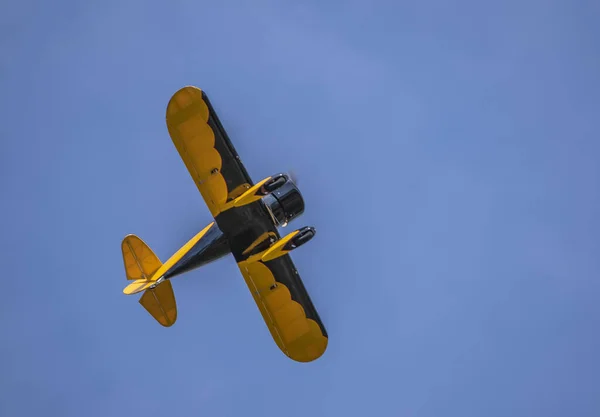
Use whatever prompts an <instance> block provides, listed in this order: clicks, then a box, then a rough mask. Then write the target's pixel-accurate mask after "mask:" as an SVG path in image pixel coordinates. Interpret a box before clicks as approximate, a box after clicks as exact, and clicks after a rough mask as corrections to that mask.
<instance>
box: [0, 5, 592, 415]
mask: <svg viewBox="0 0 600 417" xmlns="http://www.w3.org/2000/svg"><path fill="white" fill-rule="evenodd" d="M599 4H600V3H598V2H597V1H591V0H590V1H575V2H574V1H568V0H564V1H548V0H544V1H542V0H538V1H531V0H526V1H517V0H510V1H503V2H501V1H496V2H482V1H476V0H472V1H455V2H444V1H441V0H425V1H423V0H422V1H411V2H396V1H391V0H390V1H387V2H382V1H366V0H364V1H345V2H341V1H323V0H320V1H318V0H309V1H304V2H297V1H296V2H291V1H285V2H282V1H276V0H268V1H265V0H255V1H251V2H250V1H248V2H241V1H212V2H204V1H191V0H190V1H188V0H173V1H161V2H158V1H147V0H145V1H142V0H132V1H129V0H119V1H117V0H106V1H99V2H83V1H75V0H71V1H46V2H42V1H37V2H33V1H28V0H24V1H21V2H16V1H13V2H3V3H2V5H1V6H0V115H1V116H0V118H1V121H2V123H0V139H1V151H0V191H1V193H0V195H1V197H0V226H1V227H0V249H1V252H0V257H1V260H2V281H1V283H2V286H1V293H2V297H1V300H2V301H1V302H0V326H1V327H0V328H1V335H2V336H1V343H0V415H1V416H3V417H17V416H23V417H28V416H35V417H41V416H61V417H96V416H101V417H106V416H115V417H120V416H127V417H131V416H145V417H152V416H161V417H163V416H236V417H237V416H259V417H266V416H285V417H295V416H299V417H306V416H361V417H362V416H374V417H379V416H382V417H383V416H385V417H387V416H402V417H404V416H406V417H454V416H456V417H471V416H472V417H508V416H510V417H520V416H523V417H525V416H527V417H534V416H536V417H537V416H539V417H551V416H557V417H558V416H560V417H565V416H573V417H587V416H590V417H592V416H598V415H600V377H599V375H600V359H599V357H598V355H599V352H600V336H599V332H600V303H599V302H598V299H599V297H600V281H599V275H598V271H599V269H600V256H599V249H600V244H599V236H600V220H599V213H600V187H599V180H600V164H599V163H598V159H599V155H600V142H599V130H600V129H599V124H600V119H599V114H600V79H599V78H598V74H600V49H599V47H598V39H600V33H599V30H598V29H597V27H598V25H597V23H598V21H599V20H600V13H599V12H600V6H599ZM189 84H192V85H196V86H198V87H200V88H203V89H204V90H205V91H206V92H207V93H208V94H209V96H210V97H211V100H212V101H213V103H214V105H215V107H216V109H217V111H218V113H219V116H220V117H221V119H222V122H223V124H224V125H225V128H226V129H227V131H228V133H229V134H230V136H231V138H232V141H233V142H234V144H235V146H236V148H237V150H238V152H239V153H240V155H241V157H242V160H243V162H244V163H245V165H246V167H247V169H248V171H249V173H250V175H251V176H252V177H253V179H254V180H255V181H258V180H260V179H262V178H264V177H266V176H268V175H272V174H275V173H277V172H281V171H287V170H293V171H294V172H295V173H296V175H298V177H299V186H300V187H301V190H302V192H303V194H304V197H305V200H306V204H307V210H306V212H305V214H304V216H303V217H301V218H300V219H298V220H295V221H294V222H293V223H291V224H290V226H289V229H288V230H289V231H291V230H294V229H295V228H298V227H301V226H304V225H313V226H315V227H316V228H317V231H318V234H317V236H316V238H315V239H314V240H312V241H311V242H310V243H309V244H307V245H306V246H303V247H302V248H301V249H299V250H298V251H297V252H294V253H293V259H294V261H295V263H296V265H297V267H298V269H299V271H300V274H301V276H302V277H303V280H304V282H305V285H306V287H307V289H308V291H309V292H310V294H311V296H312V299H313V301H314V303H315V305H316V307H317V309H318V311H319V313H320V315H321V318H322V319H323V322H324V323H325V325H326V327H327V330H328V332H329V335H330V343H329V348H328V350H327V352H326V353H325V355H324V356H323V357H322V358H321V359H319V360H317V361H315V362H313V363H310V364H300V363H295V362H293V361H291V360H289V359H287V358H286V357H285V356H284V355H283V354H282V353H281V352H280V351H279V350H278V348H277V346H276V345H275V344H274V342H273V340H272V338H271V336H270V335H269V333H268V330H267V328H266V326H265V325H264V322H263V321H262V318H261V316H260V314H259V312H258V310H257V308H256V306H255V305H254V303H253V301H252V298H251V296H250V294H249V292H248V289H247V288H246V286H245V284H244V281H243V279H242V277H241V275H240V274H239V272H238V270H237V267H236V265H235V263H234V261H233V259H232V258H231V257H228V258H224V259H222V260H220V261H217V262H215V263H213V264H210V265H209V266H207V267H204V268H202V269H199V270H196V271H194V272H191V273H189V274H187V275H184V276H181V277H178V278H176V279H175V280H174V281H173V286H174V289H175V295H176V297H177V301H178V307H179V317H178V321H177V323H176V324H175V326H173V327H172V328H168V329H166V328H162V327H161V326H159V325H158V324H157V323H156V322H154V320H153V319H152V318H151V317H150V316H149V315H148V313H146V311H144V310H143V309H142V307H141V306H140V305H139V304H138V303H137V299H138V297H137V296H130V297H127V296H125V295H123V294H122V292H121V291H122V289H123V287H124V286H125V285H127V282H126V280H125V274H124V269H123V261H122V258H121V250H120V244H121V239H122V238H123V237H124V236H125V235H126V234H128V233H135V234H137V235H138V236H140V237H141V238H142V239H144V240H145V241H146V242H147V243H148V244H149V245H150V246H151V247H152V248H153V249H154V250H155V252H156V253H157V255H158V256H159V257H160V258H161V259H162V260H163V261H164V260H166V259H167V258H168V257H169V256H170V255H171V254H172V253H173V252H174V251H175V250H176V249H178V248H179V246H180V245H181V244H183V243H184V242H185V241H187V240H188V239H189V238H191V237H192V236H193V235H194V234H195V233H197V232H198V231H199V230H200V229H201V228H203V227H204V226H205V225H206V224H207V223H208V222H210V221H211V217H210V213H209V211H208V209H207V208H206V207H205V205H204V203H203V200H202V198H201V196H200V194H199V193H198V191H197V189H196V188H195V186H194V184H193V181H192V180H191V178H190V177H189V175H188V173H187V171H186V169H185V166H184V165H183V162H182V161H181V160H180V158H179V155H178V154H177V152H176V150H175V147H174V146H173V144H172V142H171V140H170V138H169V136H168V133H167V129H166V125H165V120H164V116H165V109H166V105H167V102H168V100H169V98H170V97H171V95H172V94H173V93H174V92H175V91H176V90H177V89H179V88H180V87H182V86H185V85H189ZM284 230H285V229H284ZM286 231H287V230H286Z"/></svg>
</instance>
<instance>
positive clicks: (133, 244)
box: [121, 235, 177, 327]
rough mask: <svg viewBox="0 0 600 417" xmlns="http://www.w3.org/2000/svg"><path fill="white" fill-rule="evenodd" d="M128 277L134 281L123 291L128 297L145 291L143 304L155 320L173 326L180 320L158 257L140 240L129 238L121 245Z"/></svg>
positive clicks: (169, 283) (171, 289) (135, 237)
mask: <svg viewBox="0 0 600 417" xmlns="http://www.w3.org/2000/svg"><path fill="white" fill-rule="evenodd" d="M121 251H122V252H123V263H124V265H125V275H126V277H127V279H128V280H131V281H133V282H132V283H130V284H129V285H128V286H127V287H125V288H124V289H123V293H125V294H127V295H132V294H137V293H139V292H142V291H144V294H142V297H141V298H140V304H141V305H142V306H143V307H144V308H145V309H146V311H147V312H148V313H150V315H151V316H152V317H154V319H156V321H158V322H159V323H160V324H162V325H163V326H165V327H170V326H172V325H173V324H175V321H176V320H177V303H176V302H175V293H174V292H173V286H172V285H171V281H169V280H164V279H162V277H161V274H162V273H163V272H161V271H159V270H160V269H161V267H162V266H163V264H162V262H161V261H160V259H158V256H156V254H155V253H154V252H153V251H152V249H150V247H149V246H148V245H147V244H146V243H145V242H144V241H143V240H142V239H140V238H139V237H137V236H135V235H127V236H125V238H124V239H123V242H122V243H121Z"/></svg>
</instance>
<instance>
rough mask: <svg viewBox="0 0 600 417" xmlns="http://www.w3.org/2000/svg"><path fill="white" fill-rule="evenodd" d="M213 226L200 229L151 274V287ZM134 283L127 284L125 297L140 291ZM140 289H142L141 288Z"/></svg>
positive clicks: (210, 224)
mask: <svg viewBox="0 0 600 417" xmlns="http://www.w3.org/2000/svg"><path fill="white" fill-rule="evenodd" d="M213 224H214V222H211V223H209V225H208V226H206V227H205V228H204V229H202V230H201V231H200V232H199V233H198V234H196V235H195V236H194V237H193V238H191V239H190V240H189V241H188V242H187V243H186V244H185V245H183V246H182V247H181V248H180V249H179V250H178V251H177V252H175V254H174V255H173V256H171V257H170V258H169V260H168V261H167V262H165V263H164V264H163V265H161V267H160V268H158V269H157V270H156V272H155V273H154V274H153V276H152V277H151V278H150V279H149V281H150V285H152V283H153V282H155V281H157V280H158V279H159V278H160V277H162V276H163V274H164V273H165V272H167V271H168V270H169V269H170V268H171V267H172V266H173V265H175V264H176V263H177V261H179V260H180V259H181V258H183V256H184V255H185V254H186V253H188V252H189V250H190V249H191V248H192V247H193V246H194V245H195V244H196V242H198V241H199V240H200V239H201V238H202V236H204V234H206V232H207V231H208V229H210V227H211V226H212V225H213ZM142 281H146V280H144V279H142V280H139V282H140V283H141V282H142ZM136 282H137V281H136ZM136 282H133V283H131V284H129V285H128V286H127V287H126V288H125V289H124V290H123V293H124V294H127V295H131V294H136V293H138V292H139V291H141V290H138V286H139V285H140V283H138V284H136ZM142 289H144V288H142Z"/></svg>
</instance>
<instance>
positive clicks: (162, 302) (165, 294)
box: [140, 280, 177, 327]
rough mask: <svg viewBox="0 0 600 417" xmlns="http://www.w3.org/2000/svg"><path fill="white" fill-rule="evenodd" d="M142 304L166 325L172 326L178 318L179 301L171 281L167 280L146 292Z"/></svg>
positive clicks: (157, 319)
mask: <svg viewBox="0 0 600 417" xmlns="http://www.w3.org/2000/svg"><path fill="white" fill-rule="evenodd" d="M140 304H141V305H142V306H143V307H144V308H145V309H146V311H147V312H148V313H150V315H151V316H152V317H154V318H155V319H156V321H158V322H159V323H160V324H162V325H163V326H165V327H170V326H172V325H173V324H175V321H176V320H177V303H176V302H175V293H174V292H173V285H172V284H171V281H169V280H166V281H163V282H161V283H160V284H158V285H157V286H156V287H155V288H150V289H148V290H146V292H144V294H143V295H142V297H141V298H140Z"/></svg>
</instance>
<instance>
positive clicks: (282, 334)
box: [238, 255, 328, 362]
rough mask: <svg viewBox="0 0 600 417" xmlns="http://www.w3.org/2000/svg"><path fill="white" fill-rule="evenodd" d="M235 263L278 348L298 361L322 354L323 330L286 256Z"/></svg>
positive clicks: (324, 346) (325, 337) (325, 342)
mask: <svg viewBox="0 0 600 417" xmlns="http://www.w3.org/2000/svg"><path fill="white" fill-rule="evenodd" d="M238 267H239V268H240V271H241V273H242V275H243V276H244V280H245V281H246V284H247V285H248V288H249V290H250V292H251V293H252V297H253V298H254V301H255V302H256V305H257V306H258V309H259V310H260V312H261V314H262V316H263V319H264V320H265V323H266V324H267V327H268V328H269V331H270V332H271V336H273V339H274V340H275V343H276V344H277V346H279V349H281V351H282V352H283V353H285V354H286V355H287V356H289V357H290V358H291V359H293V360H295V361H298V362H310V361H313V360H315V359H318V358H319V357H320V356H321V355H323V353H324V352H325V350H326V349H327V343H328V336H327V331H326V330H325V327H324V326H323V323H322V322H321V319H320V318H319V315H318V314H317V311H316V310H315V308H314V306H313V304H312V302H311V300H310V297H309V296H308V293H307V291H306V289H305V288H304V285H303V283H302V280H301V279H300V276H299V275H298V271H297V270H296V268H295V267H294V264H293V262H292V260H291V258H290V256H289V255H285V256H281V257H279V258H276V259H273V260H271V261H267V262H262V261H254V262H248V261H242V262H239V263H238Z"/></svg>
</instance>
